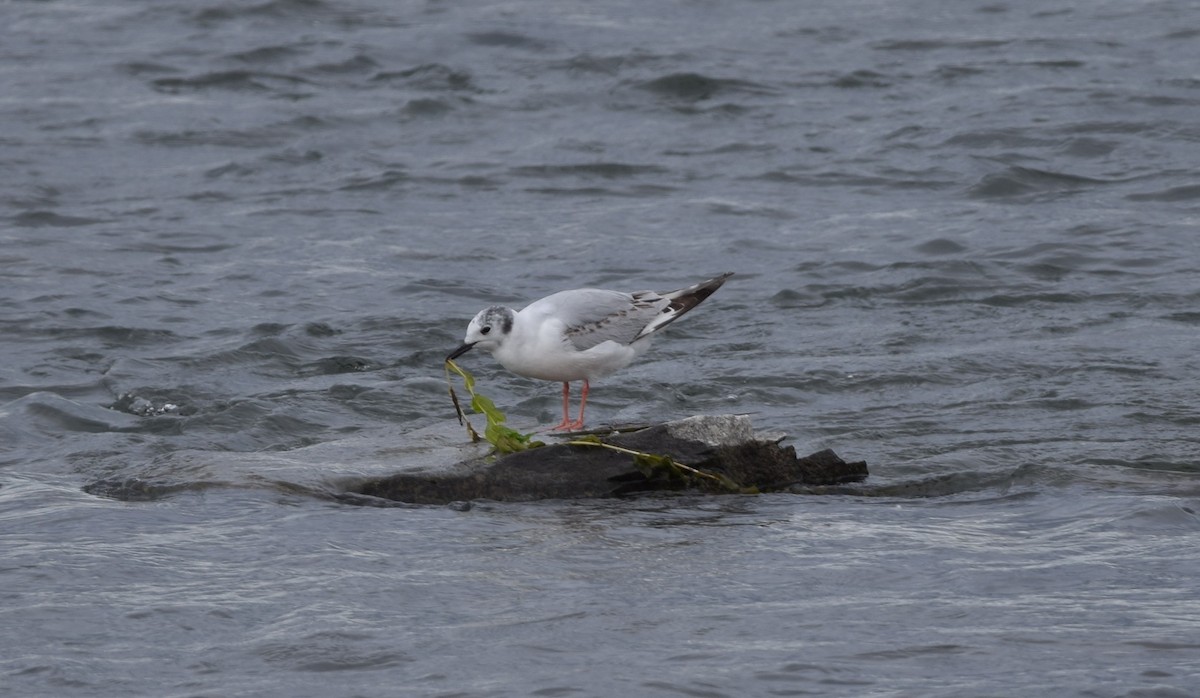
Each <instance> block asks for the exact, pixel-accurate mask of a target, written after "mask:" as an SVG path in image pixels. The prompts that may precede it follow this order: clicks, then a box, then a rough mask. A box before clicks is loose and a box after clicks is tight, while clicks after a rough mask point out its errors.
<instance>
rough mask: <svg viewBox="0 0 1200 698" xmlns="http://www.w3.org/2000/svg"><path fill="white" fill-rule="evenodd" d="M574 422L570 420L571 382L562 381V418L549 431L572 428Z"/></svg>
mask: <svg viewBox="0 0 1200 698" xmlns="http://www.w3.org/2000/svg"><path fill="white" fill-rule="evenodd" d="M574 427H575V424H574V423H573V422H571V384H570V383H567V382H566V381H564V382H563V418H562V421H561V422H559V423H558V425H557V426H555V427H552V428H551V431H561V430H565V429H573V428H574Z"/></svg>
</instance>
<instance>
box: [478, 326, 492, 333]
mask: <svg viewBox="0 0 1200 698" xmlns="http://www.w3.org/2000/svg"><path fill="white" fill-rule="evenodd" d="M491 331H492V328H491V327H490V326H488V325H484V326H483V327H480V328H479V334H487V333H488V332H491Z"/></svg>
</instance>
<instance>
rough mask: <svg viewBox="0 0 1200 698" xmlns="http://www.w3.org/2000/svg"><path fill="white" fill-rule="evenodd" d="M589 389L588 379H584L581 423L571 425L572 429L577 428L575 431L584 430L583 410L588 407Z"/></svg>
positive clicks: (580, 412) (580, 404)
mask: <svg viewBox="0 0 1200 698" xmlns="http://www.w3.org/2000/svg"><path fill="white" fill-rule="evenodd" d="M589 387H590V386H589V385H588V381H587V379H586V378H584V379H583V394H582V395H580V397H579V421H578V422H575V423H574V424H572V425H571V426H572V428H575V429H582V428H583V408H585V407H587V394H588V388H589Z"/></svg>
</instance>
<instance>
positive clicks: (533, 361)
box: [446, 272, 733, 431]
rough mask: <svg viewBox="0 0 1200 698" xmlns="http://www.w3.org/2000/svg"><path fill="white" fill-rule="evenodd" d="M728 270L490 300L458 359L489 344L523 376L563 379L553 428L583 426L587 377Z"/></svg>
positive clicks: (617, 361)
mask: <svg viewBox="0 0 1200 698" xmlns="http://www.w3.org/2000/svg"><path fill="white" fill-rule="evenodd" d="M730 276H733V272H728V273H725V274H722V275H720V276H718V277H715V278H712V279H709V280H707V281H701V282H700V283H698V284H695V285H693V286H688V287H687V288H681V289H678V290H675V291H662V292H655V291H636V292H634V293H622V292H621V291H606V290H604V289H599V288H577V289H572V290H570V291H559V292H558V293H555V294H552V295H549V296H546V297H545V298H542V299H541V300H536V301H534V302H532V303H530V304H529V305H527V306H525V307H524V308H522V309H521V310H520V311H515V310H513V309H512V308H506V307H504V306H501V305H493V306H491V307H489V308H484V309H483V310H481V311H479V314H477V315H476V316H475V317H474V318H473V319H472V320H471V322H470V323H469V324H468V325H467V334H466V336H465V337H464V338H463V343H462V346H460V347H458V348H457V349H455V350H454V351H453V352H451V353H450V355H449V356H447V357H446V360H447V361H451V360H453V359H456V358H458V357H460V356H462V355H463V354H465V353H467V352H468V351H470V350H471V349H473V348H475V347H479V348H480V349H485V350H487V351H490V352H492V356H494V357H495V358H496V360H497V361H499V362H500V365H501V366H503V367H504V368H506V369H508V370H509V371H512V372H513V373H516V374H517V375H520V376H526V377H528V378H537V379H539V380H548V381H561V382H562V384H563V389H562V395H563V419H562V423H560V424H558V425H556V426H554V427H552V430H553V431H559V430H563V431H574V430H579V429H582V428H583V411H584V408H585V407H586V406H587V398H588V389H589V384H590V382H591V381H593V380H595V379H597V378H602V377H604V376H607V375H609V374H611V373H613V372H614V371H618V370H620V369H622V368H624V367H626V366H628V365H629V363H630V362H631V361H633V360H634V359H635V358H637V356H638V355H639V354H641V353H642V352H643V351H645V350H646V348H647V347H649V346H650V340H651V338H652V337H653V336H654V334H655V333H656V332H658V331H659V330H661V329H662V328H664V327H666V326H667V325H669V324H671V323H672V322H674V321H675V320H676V319H678V318H679V317H680V316H681V315H683V314H684V313H686V312H687V311H689V310H691V309H692V308H695V307H696V306H697V305H699V304H700V302H701V301H703V300H704V299H705V298H708V297H709V296H711V295H712V294H713V292H714V291H716V290H717V289H718V288H720V287H721V284H723V283H725V280H726V279H728V278H729V277H730ZM578 380H581V381H583V390H582V393H581V395H580V399H579V419H575V420H572V419H571V412H570V395H571V381H578Z"/></svg>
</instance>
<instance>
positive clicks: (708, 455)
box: [346, 415, 867, 504]
mask: <svg viewBox="0 0 1200 698" xmlns="http://www.w3.org/2000/svg"><path fill="white" fill-rule="evenodd" d="M774 436H776V435H772V437H774ZM565 438H566V439H567V441H565V442H560V443H554V444H549V445H546V446H543V447H541V448H535V449H530V450H528V451H521V452H519V453H513V454H509V455H505V456H476V457H472V458H468V459H467V460H463V461H460V462H457V463H452V464H446V465H445V466H444V467H436V466H435V467H429V466H428V465H426V466H423V467H421V468H419V469H409V470H406V471H404V472H399V473H396V474H394V475H389V476H386V477H375V478H368V479H366V480H364V481H362V482H360V483H358V484H357V485H353V486H351V487H349V488H348V491H347V495H348V496H347V497H346V500H347V501H352V502H358V503H368V502H367V501H363V500H364V499H365V498H380V499H385V500H392V501H399V502H408V503H413V504H447V503H450V502H455V501H464V500H472V499H491V500H499V501H528V500H535V499H582V498H595V497H618V496H623V495H629V494H634V493H638V492H648V491H656V490H691V491H707V492H713V493H729V492H731V491H734V492H736V491H759V492H767V491H780V490H787V489H789V488H793V487H797V486H800V487H812V486H826V485H839V484H844V483H849V482H858V481H861V480H863V479H865V478H866V477H867V465H866V463H864V462H861V461H860V462H856V463H847V462H845V461H843V460H842V459H841V458H839V457H838V456H837V454H835V453H834V452H833V451H830V450H824V451H819V452H817V453H814V454H812V455H809V456H805V457H803V458H800V457H797V456H796V450H795V448H793V447H792V446H782V445H780V443H779V440H780V439H779V438H765V437H763V436H761V435H756V434H755V433H754V431H753V429H752V428H751V425H750V419H749V418H748V417H746V416H744V415H715V416H698V417H689V418H687V419H682V420H678V421H674V422H666V423H663V424H657V425H654V426H650V427H645V428H641V429H636V430H633V431H623V432H618V433H612V434H609V435H605V436H601V437H600V438H599V441H600V442H602V443H604V444H608V445H611V446H615V447H618V448H622V449H628V450H629V451H636V452H640V453H643V454H647V455H649V456H650V458H647V459H642V460H643V462H642V463H641V464H640V466H639V464H637V463H636V462H635V457H634V456H633V455H631V454H630V453H626V452H619V451H616V450H611V449H609V448H604V447H602V446H598V445H594V444H588V445H579V444H577V443H572V441H574V440H573V439H571V438H570V435H568V436H567V437H565ZM662 456H667V457H669V458H670V459H673V460H674V461H675V462H676V463H679V464H682V465H684V466H687V467H689V468H694V469H697V470H699V471H703V472H704V473H706V474H708V475H710V476H711V478H708V477H694V476H691V475H690V474H689V473H688V472H687V470H686V469H684V470H680V469H678V468H675V467H672V466H662V465H661V463H662V462H663V460H664V459H662V458H660V457H662ZM656 463H658V464H659V465H655V464H656ZM398 465H400V466H401V467H403V464H398Z"/></svg>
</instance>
